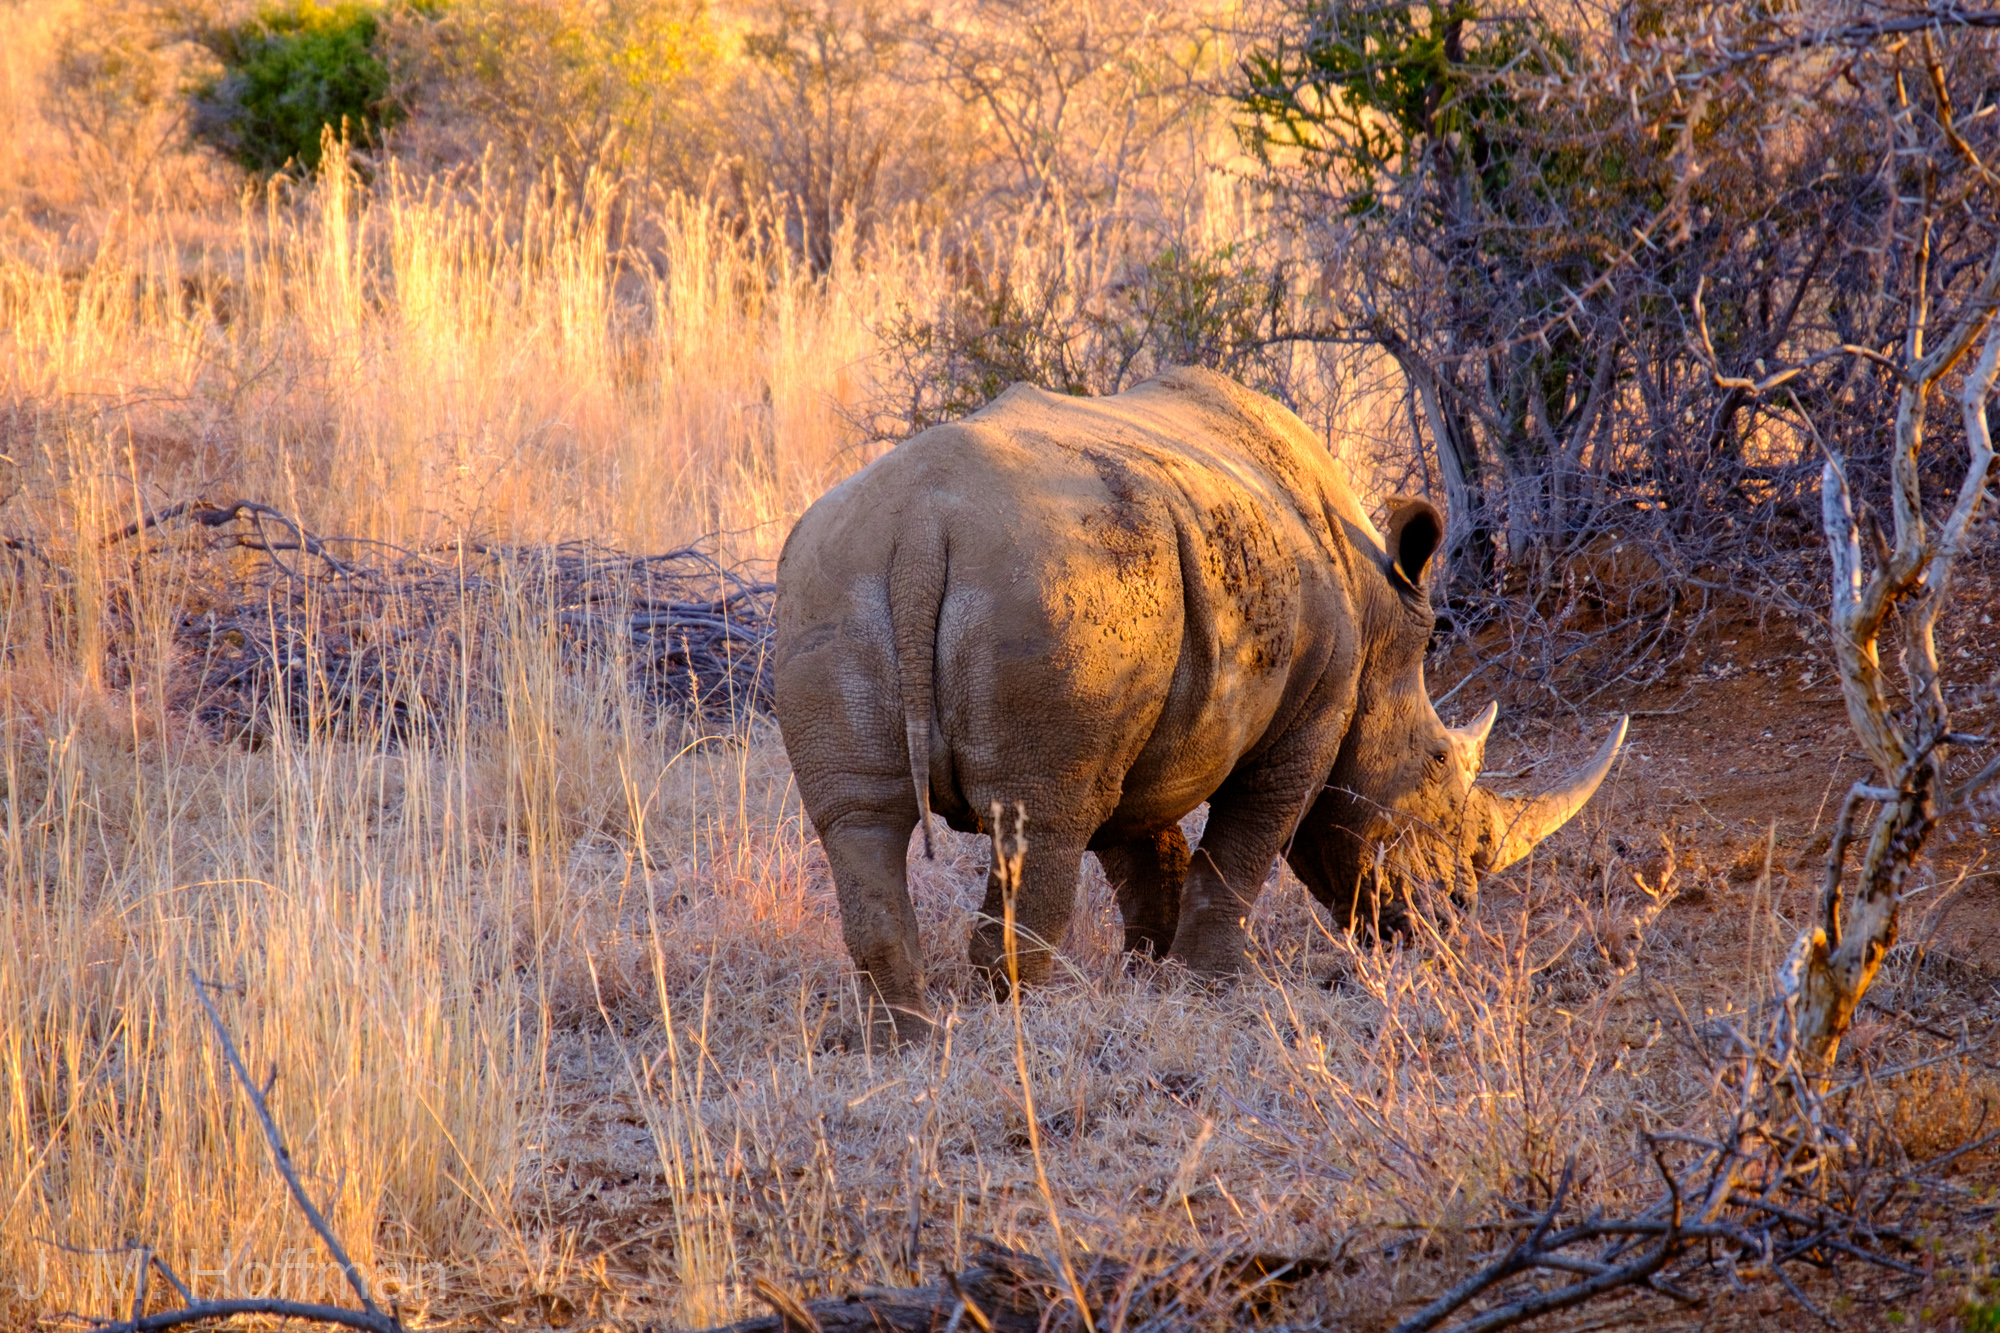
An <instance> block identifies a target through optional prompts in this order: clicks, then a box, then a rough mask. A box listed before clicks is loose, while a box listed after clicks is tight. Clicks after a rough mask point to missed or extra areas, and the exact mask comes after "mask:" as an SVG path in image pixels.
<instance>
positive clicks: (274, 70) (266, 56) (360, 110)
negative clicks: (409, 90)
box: [194, 0, 396, 172]
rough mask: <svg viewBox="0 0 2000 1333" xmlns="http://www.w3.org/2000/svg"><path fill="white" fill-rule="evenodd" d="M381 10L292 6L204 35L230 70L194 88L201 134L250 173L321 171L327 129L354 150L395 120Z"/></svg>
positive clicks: (300, 1)
mask: <svg viewBox="0 0 2000 1333" xmlns="http://www.w3.org/2000/svg"><path fill="white" fill-rule="evenodd" d="M380 31H381V13H380V11H379V10H378V9H377V8H375V7H374V6H371V5H365V4H356V3H353V2H352V0H337V2H336V3H333V4H320V3H317V0H292V2H291V3H286V4H277V5H269V6H266V7H265V8H264V9H262V10H260V11H259V12H258V14H257V17H255V18H253V19H250V20H248V21H247V22H244V23H239V24H235V25H233V26H230V27H222V28H212V29H208V30H207V31H205V32H203V33H202V34H201V40H202V44H203V45H204V46H206V47H208V49H209V50H210V51H211V52H213V53H214V55H215V57H216V58H217V60H219V61H220V62H221V64H222V72H221V74H220V75H218V76H216V77H215V78H213V79H211V80H209V81H207V82H205V83H204V84H202V85H200V86H199V87H197V88H196V89H195V90H194V101H195V117H194V132H195V135H196V137H198V138H200V139H202V140H203V141H204V142H207V143H209V144H212V145H213V146H215V147H216V148H218V149H220V150H221V151H222V152H224V153H226V154H228V155H229V156H230V157H232V158H234V159H235V160H236V161H237V162H238V163H240V164H242V166H243V167H244V168H245V169H247V170H250V171H256V172H272V171H278V170H281V169H282V168H284V167H285V165H286V164H287V163H290V162H294V161H296V162H297V163H299V164H300V165H301V166H304V167H306V168H308V169H311V168H315V167H317V166H318V165H319V159H320V140H321V136H322V134H323V132H324V131H325V129H326V128H327V127H328V126H331V127H332V128H333V129H334V130H335V131H337V132H341V133H344V134H346V135H347V136H348V138H349V139H350V140H351V141H352V142H353V143H355V144H358V145H362V146H368V145H372V144H374V143H376V142H379V140H380V137H381V132H382V130H383V128H384V127H386V126H388V125H390V124H393V123H394V121H395V118H396V108H395V107H394V106H393V105H392V104H391V103H390V102H389V100H388V98H389V67H388V65H387V64H385V63H384V62H383V60H382V58H381V56H380V55H379V54H378V53H377V51H376V38H377V36H378V35H379V33H380Z"/></svg>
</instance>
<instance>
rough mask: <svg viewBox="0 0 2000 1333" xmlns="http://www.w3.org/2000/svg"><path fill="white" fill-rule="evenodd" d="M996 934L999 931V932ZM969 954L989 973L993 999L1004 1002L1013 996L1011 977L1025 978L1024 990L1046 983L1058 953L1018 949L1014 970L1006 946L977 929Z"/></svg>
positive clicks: (975, 964)
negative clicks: (1008, 960)
mask: <svg viewBox="0 0 2000 1333" xmlns="http://www.w3.org/2000/svg"><path fill="white" fill-rule="evenodd" d="M992 933H993V934H994V935H996V936H997V935H998V934H999V932H998V931H994V932H992ZM965 953H966V957H967V959H968V960H970V962H971V963H972V965H973V966H974V967H975V968H977V969H979V971H980V972H981V973H983V974H984V975H985V977H986V980H987V983H988V984H989V985H991V986H992V987H993V998H994V999H995V1000H997V1001H999V1002H1000V1003H1001V1004H1005V1003H1007V1001H1008V1000H1010V999H1012V998H1013V995H1014V987H1013V984H1012V982H1011V981H1010V980H1009V978H1010V977H1011V976H1017V977H1019V978H1020V979H1021V988H1022V989H1023V990H1031V989H1033V988H1034V987H1036V986H1041V985H1046V984H1047V983H1048V979H1049V978H1050V977H1051V976H1052V975H1054V973H1055V956H1054V955H1053V954H1052V953H1051V952H1050V951H1049V950H1047V949H1021V948H1017V950H1016V953H1015V958H1014V967H1013V969H1012V970H1011V972H1010V970H1009V968H1008V966H1007V951H1006V949H1005V948H1003V947H1002V946H1001V944H1000V942H999V941H998V940H997V939H987V938H984V934H983V932H980V931H975V932H973V936H972V943H971V944H970V945H969V946H968V947H967V949H966V951H965Z"/></svg>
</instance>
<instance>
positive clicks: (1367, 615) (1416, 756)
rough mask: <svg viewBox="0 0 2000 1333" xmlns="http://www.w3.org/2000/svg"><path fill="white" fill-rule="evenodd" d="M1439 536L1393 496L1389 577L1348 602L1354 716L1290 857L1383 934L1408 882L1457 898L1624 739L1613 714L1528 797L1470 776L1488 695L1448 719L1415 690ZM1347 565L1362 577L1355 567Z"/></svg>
mask: <svg viewBox="0 0 2000 1333" xmlns="http://www.w3.org/2000/svg"><path fill="white" fill-rule="evenodd" d="M1443 535H1444V522H1443V519H1442V518H1441V516H1440V515H1439V514H1438V512H1437V510H1436V509H1434V508H1433V507H1432V506H1431V505H1429V504H1427V503H1425V502H1424V501H1422V500H1406V501H1401V502H1396V503H1393V504H1392V506H1391V514H1390V518H1389V523H1388V531H1387V534H1386V537H1387V541H1386V543H1385V545H1386V548H1387V549H1386V560H1384V561H1383V565H1382V569H1381V574H1382V578H1383V580H1384V584H1385V585H1386V586H1385V587H1382V588H1372V589H1369V590H1366V592H1365V595H1363V596H1362V597H1360V598H1357V602H1358V603H1359V606H1358V607H1357V609H1358V610H1361V630H1362V634H1363V635H1364V642H1363V644H1362V645H1361V647H1362V659H1363V663H1364V665H1363V667H1362V672H1361V680H1360V684H1359V689H1358V693H1357V697H1356V701H1355V712H1354V717H1353V720H1352V721H1351V722H1350V723H1349V724H1348V728H1347V735H1346V739H1345V740H1344V742H1343V743H1342V745H1341V748H1340V753H1339V756H1338V758H1336V759H1335V761H1334V765H1333V771H1332V772H1331V774H1329V776H1328V778H1327V783H1326V787H1325V790H1324V791H1322V792H1321V794H1320V796H1319V798H1318V800H1317V801H1316V802H1315V803H1314V805H1313V806H1312V808H1311V809H1310V810H1309V811H1308V812H1307V814H1306V817H1305V819H1304V820H1303V821H1302V822H1301V824H1300V826H1299V830H1298V834H1297V837H1296V838H1295V839H1294V840H1293V844H1292V850H1291V852H1290V853H1289V859H1290V861H1291V864H1292V867H1293V869H1294V870H1295V871H1296V872H1297V873H1298V875H1299V878H1300V879H1301V880H1303V881H1304V882H1305V884H1306V885H1307V887H1308V888H1310V889H1311V890H1312V891H1313V893H1314V894H1315V896H1317V897H1318V898H1319V899H1320V900H1321V901H1322V902H1324V903H1326V904H1327V906H1328V907H1329V908H1331V909H1333V911H1334V914H1335V915H1336V917H1338V918H1339V919H1340V920H1341V921H1342V922H1343V924H1351V925H1374V926H1375V927H1376V928H1378V929H1379V930H1381V931H1383V932H1384V933H1387V932H1391V931H1398V930H1401V929H1403V928H1404V926H1405V924H1406V922H1405V910H1406V905H1407V903H1408V902H1409V896H1410V890H1411V889H1412V887H1413V881H1416V882H1422V883H1425V884H1430V885H1435V886H1439V887H1443V888H1446V889H1448V890H1449V891H1450V892H1451V894H1452V896H1453V897H1454V898H1455V899H1458V900H1460V901H1464V900H1465V899H1467V898H1469V897H1470V896H1471V894H1472V893H1473V892H1474V891H1475V890H1476V888H1477V882H1478V876H1480V875H1483V874H1491V873H1494V872H1496V871H1499V870H1502V869H1504V868H1506V867H1507V866H1510V865H1512V864H1513V863H1514V862H1516V861H1518V860H1520V859H1521V858H1522V857H1523V856H1526V855H1527V854H1528V851H1529V850H1530V849H1531V848H1532V847H1534V845H1535V844H1536V843H1538V842H1540V841H1541V840H1542V839H1543V838H1546V837H1548V836H1549V835H1550V834H1551V833H1553V832H1555V831H1556V830H1557V829H1559V828H1561V827H1562V826H1563V825H1564V824H1565V823H1567V822H1568V821H1569V819H1570V817H1571V816H1573V815H1574V814H1576V812H1577V811H1578V810H1580V809H1582V808H1583V806H1584V803H1585V802H1587V801H1588V800H1589V799H1590V798H1591V796H1592V795H1593V794H1594V793H1595V792H1596V791H1597V788H1598V784H1600V783H1601V782H1603V781H1604V776H1605V774H1606V773H1608V772H1609V771H1610V769H1611V765H1612V762H1613V761H1614V760H1615V759H1616V758H1617V757H1618V747H1619V745H1620V744H1621V743H1622V742H1623V740H1624V737H1625V722H1624V720H1623V719H1621V720H1620V721H1619V722H1618V724H1617V725H1616V726H1615V727H1613V728H1612V731H1611V735H1610V736H1609V737H1607V738H1606V739H1605V742H1604V744H1603V745H1602V746H1601V747H1600V748H1599V750H1598V752H1597V755H1596V757H1595V758H1594V759H1592V760H1591V761H1590V763H1588V764H1586V765H1585V766H1584V767H1583V768H1582V769H1580V770H1579V771H1577V772H1575V773H1573V774H1571V775H1570V776H1568V777H1567V778H1564V779H1562V780H1561V781H1559V782H1557V783H1554V784H1553V785H1550V786H1548V787H1546V788H1545V789H1543V790H1541V791H1539V792H1535V793H1532V794H1530V795H1526V796H1502V795H1500V794H1498V793H1496V792H1493V791H1489V790H1487V789H1486V788H1484V787H1481V786H1479V785H1478V782H1477V779H1478V777H1479V773H1480V768H1481V765H1482V763H1483V762H1484V758H1485V753H1486V737H1487V735H1488V733H1489V732H1490V731H1491V730H1492V728H1493V721H1494V718H1495V717H1497V716H1498V714H1499V707H1498V705H1496V704H1488V705H1487V706H1486V708H1485V709H1484V710H1483V711H1482V712H1480V713H1479V715H1478V716H1477V717H1475V718H1473V719H1472V720H1471V721H1470V722H1468V723H1467V724H1465V725H1464V726H1461V727H1448V726H1446V725H1445V724H1444V722H1443V720H1442V719H1441V718H1439V716H1438V713H1437V709H1436V708H1435V707H1434V706H1433V705H1432V703H1431V699H1430V695H1429V694H1428V692H1426V690H1425V688H1424V650H1425V647H1426V646H1427V644H1428V642H1429V639H1430V635H1431V633H1432V630H1433V628H1434V626H1435V624H1436V618H1435V616H1434V614H1433V612H1432V610H1431V604H1430V597H1429V593H1428V588H1427V585H1426V582H1425V570H1426V568H1427V567H1428V565H1429V563H1430V559H1431V556H1432V554H1433V553H1434V552H1435V551H1436V550H1437V547H1438V544H1439V542H1440V540H1441V539H1442V538H1443ZM1364 553H1365V554H1368V555H1370V556H1371V557H1372V556H1373V553H1372V552H1370V551H1366V550H1365V548H1364ZM1357 572H1358V574H1359V575H1360V577H1362V578H1364V579H1366V578H1368V577H1369V570H1368V568H1367V566H1366V565H1365V564H1364V565H1362V566H1361V567H1360V568H1359V569H1358V571H1357ZM1364 607H1365V608H1366V609H1365V610H1364V609H1362V608H1364Z"/></svg>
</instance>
